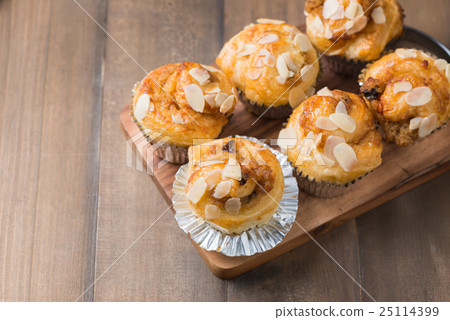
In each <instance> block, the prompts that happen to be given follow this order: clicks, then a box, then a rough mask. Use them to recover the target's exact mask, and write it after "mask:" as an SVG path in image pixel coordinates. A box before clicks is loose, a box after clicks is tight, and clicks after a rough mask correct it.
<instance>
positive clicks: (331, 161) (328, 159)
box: [320, 153, 336, 168]
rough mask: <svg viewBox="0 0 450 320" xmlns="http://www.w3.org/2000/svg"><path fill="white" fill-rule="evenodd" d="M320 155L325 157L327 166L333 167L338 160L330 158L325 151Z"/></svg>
mask: <svg viewBox="0 0 450 320" xmlns="http://www.w3.org/2000/svg"><path fill="white" fill-rule="evenodd" d="M320 156H321V157H322V159H323V162H325V166H327V167H329V168H331V167H333V166H334V165H335V164H336V161H334V160H333V159H331V158H328V157H327V156H326V155H324V154H323V153H321V154H320Z"/></svg>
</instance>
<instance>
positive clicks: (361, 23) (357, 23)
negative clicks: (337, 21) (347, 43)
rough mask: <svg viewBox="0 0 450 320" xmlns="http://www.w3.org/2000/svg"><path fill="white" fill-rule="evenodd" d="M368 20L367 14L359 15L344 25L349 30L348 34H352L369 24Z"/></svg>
mask: <svg viewBox="0 0 450 320" xmlns="http://www.w3.org/2000/svg"><path fill="white" fill-rule="evenodd" d="M367 21H368V19H367V17H366V16H359V17H356V18H355V19H354V20H352V21H347V22H346V23H345V24H344V27H345V29H346V30H347V34H348V35H352V34H355V33H358V32H360V31H361V30H363V29H364V28H365V27H366V26H367Z"/></svg>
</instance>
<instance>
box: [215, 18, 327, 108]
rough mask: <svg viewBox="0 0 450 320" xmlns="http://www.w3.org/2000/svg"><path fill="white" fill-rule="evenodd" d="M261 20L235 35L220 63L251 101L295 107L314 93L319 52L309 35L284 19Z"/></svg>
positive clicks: (260, 103)
mask: <svg viewBox="0 0 450 320" xmlns="http://www.w3.org/2000/svg"><path fill="white" fill-rule="evenodd" d="M258 22H259V23H257V24H250V25H248V26H247V27H245V28H244V30H242V31H241V32H239V33H238V34H237V35H235V36H234V37H233V38H231V39H230V40H229V41H228V42H227V43H226V44H225V46H224V47H223V48H222V50H221V52H220V53H219V56H218V57H217V59H216V63H217V65H218V66H219V67H220V68H221V69H222V70H223V72H225V74H226V75H227V76H229V77H230V78H231V80H233V82H234V83H235V84H236V86H237V87H238V89H239V90H241V91H242V93H243V95H244V96H245V98H247V99H248V100H250V101H253V102H256V103H257V104H259V105H265V106H270V105H273V106H274V107H277V106H282V105H288V104H290V105H291V106H292V107H293V108H295V107H297V106H298V105H299V104H300V102H301V101H303V100H304V99H305V97H306V96H308V95H312V94H314V85H315V83H316V78H317V75H318V74H319V61H318V59H317V53H316V51H315V49H314V47H313V46H312V44H311V42H310V41H309V39H308V38H307V36H306V35H305V34H303V33H301V32H300V31H299V30H298V29H297V28H295V27H293V26H291V25H289V24H287V23H285V22H284V21H281V20H271V19H258ZM294 83H295V84H294ZM293 84H294V85H293ZM292 85H293V86H292ZM291 86H292V87H291Z"/></svg>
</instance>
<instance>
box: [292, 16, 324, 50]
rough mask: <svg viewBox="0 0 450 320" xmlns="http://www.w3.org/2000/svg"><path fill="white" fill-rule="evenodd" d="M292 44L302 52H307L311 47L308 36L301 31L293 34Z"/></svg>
mask: <svg viewBox="0 0 450 320" xmlns="http://www.w3.org/2000/svg"><path fill="white" fill-rule="evenodd" d="M319 20H320V18H319ZM294 44H295V46H296V47H297V48H298V49H299V50H300V51H302V52H307V51H309V50H311V49H312V44H311V41H309V39H308V37H307V36H306V35H305V34H303V33H301V32H300V33H297V34H296V35H295V38H294Z"/></svg>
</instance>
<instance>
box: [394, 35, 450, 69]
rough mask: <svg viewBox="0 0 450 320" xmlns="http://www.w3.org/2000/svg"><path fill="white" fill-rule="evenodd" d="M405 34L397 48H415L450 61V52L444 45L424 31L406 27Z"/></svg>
mask: <svg viewBox="0 0 450 320" xmlns="http://www.w3.org/2000/svg"><path fill="white" fill-rule="evenodd" d="M404 30H405V34H404V36H403V37H402V39H401V40H400V41H399V42H398V43H397V44H396V45H395V47H396V48H415V49H421V50H423V51H426V52H428V53H431V54H434V55H435V56H437V57H438V58H442V59H445V60H447V61H450V50H449V49H447V47H446V46H444V45H443V44H442V43H440V42H439V41H437V40H436V39H434V38H432V37H430V36H429V35H427V34H425V33H423V32H422V31H419V30H416V29H414V28H411V27H407V26H405V27H404Z"/></svg>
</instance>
